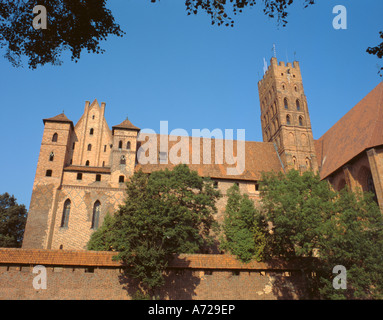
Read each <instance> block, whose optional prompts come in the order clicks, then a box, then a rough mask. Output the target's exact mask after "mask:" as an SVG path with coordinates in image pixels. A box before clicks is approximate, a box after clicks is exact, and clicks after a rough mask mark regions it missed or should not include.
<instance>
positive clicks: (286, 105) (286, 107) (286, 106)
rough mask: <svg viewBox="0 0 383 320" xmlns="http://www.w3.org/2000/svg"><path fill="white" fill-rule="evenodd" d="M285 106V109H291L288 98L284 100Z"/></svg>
mask: <svg viewBox="0 0 383 320" xmlns="http://www.w3.org/2000/svg"><path fill="white" fill-rule="evenodd" d="M283 104H284V106H285V109H288V108H289V104H288V102H287V98H285V99H284V100H283Z"/></svg>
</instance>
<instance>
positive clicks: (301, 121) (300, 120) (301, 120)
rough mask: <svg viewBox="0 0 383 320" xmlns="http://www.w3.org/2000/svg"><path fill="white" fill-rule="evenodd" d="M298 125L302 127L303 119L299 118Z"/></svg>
mask: <svg viewBox="0 0 383 320" xmlns="http://www.w3.org/2000/svg"><path fill="white" fill-rule="evenodd" d="M299 125H300V126H303V118H302V117H299Z"/></svg>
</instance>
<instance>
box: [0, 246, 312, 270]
mask: <svg viewBox="0 0 383 320" xmlns="http://www.w3.org/2000/svg"><path fill="white" fill-rule="evenodd" d="M116 254H117V253H116V252H106V251H86V250H81V251H67V250H44V249H13V248H12V249H10V248H0V264H5V265H10V264H13V265H44V266H73V267H74V266H77V267H81V266H84V267H85V266H92V267H121V266H122V264H121V263H120V262H118V261H113V260H112V257H113V256H115V255H116ZM307 262H308V260H307V261H306V260H293V261H289V262H285V261H280V260H273V261H269V262H256V261H251V262H249V263H242V262H240V261H239V260H237V259H236V258H235V256H232V255H223V254H182V255H179V256H177V257H176V258H175V259H174V260H173V261H172V262H171V263H170V265H169V268H189V269H215V270H230V269H237V270H238V269H242V270H268V269H273V270H278V269H281V270H286V269H289V270H294V269H296V270H300V269H302V267H303V266H304V265H305V263H307Z"/></svg>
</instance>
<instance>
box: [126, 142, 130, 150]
mask: <svg viewBox="0 0 383 320" xmlns="http://www.w3.org/2000/svg"><path fill="white" fill-rule="evenodd" d="M130 146H131V144H130V141H128V143H127V144H126V149H128V150H130Z"/></svg>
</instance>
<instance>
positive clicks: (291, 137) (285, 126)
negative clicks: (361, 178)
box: [258, 58, 318, 172]
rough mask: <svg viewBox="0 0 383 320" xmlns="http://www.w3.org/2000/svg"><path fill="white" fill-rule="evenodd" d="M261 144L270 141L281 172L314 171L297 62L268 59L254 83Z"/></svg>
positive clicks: (307, 118)
mask: <svg viewBox="0 0 383 320" xmlns="http://www.w3.org/2000/svg"><path fill="white" fill-rule="evenodd" d="M258 92H259V100H260V106H261V123H262V134H263V141H265V142H273V143H274V144H275V146H276V149H277V150H278V154H279V156H280V158H281V161H282V163H283V165H284V169H285V170H286V171H287V170H290V169H296V170H299V171H300V172H303V171H306V170H313V171H314V172H317V171H318V163H317V157H316V153H315V147H314V140H313V135H312V130H311V123H310V116H309V111H308V106H307V99H306V96H305V93H304V90H303V83H302V75H301V71H300V67H299V63H298V62H297V61H294V62H293V64H291V63H287V64H285V63H284V62H280V63H279V64H278V61H277V59H276V58H271V64H270V66H269V67H268V69H267V71H266V72H265V75H264V76H263V79H262V80H260V81H259V82H258Z"/></svg>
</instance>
